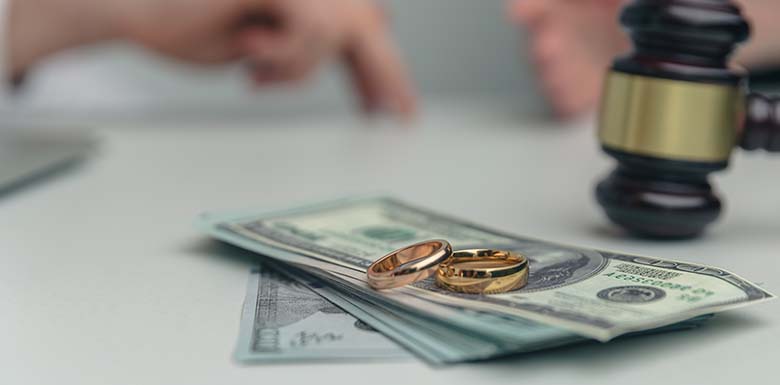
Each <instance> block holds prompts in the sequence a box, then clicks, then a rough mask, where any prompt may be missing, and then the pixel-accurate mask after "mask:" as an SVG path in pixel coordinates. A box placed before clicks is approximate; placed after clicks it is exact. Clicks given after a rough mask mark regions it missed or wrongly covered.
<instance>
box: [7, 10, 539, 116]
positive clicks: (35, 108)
mask: <svg viewBox="0 0 780 385" xmlns="http://www.w3.org/2000/svg"><path fill="white" fill-rule="evenodd" d="M383 5H384V6H385V7H386V8H387V10H388V13H389V15H390V19H391V25H392V30H393V33H394V35H395V37H396V39H397V42H398V45H399V46H400V48H401V50H402V52H403V55H404V58H405V60H406V63H407V65H408V66H409V70H410V72H411V73H412V76H413V77H414V79H415V81H416V82H417V84H418V86H419V91H420V93H421V94H422V95H421V96H422V98H421V99H422V108H423V109H425V101H426V100H430V99H458V100H468V101H478V100H480V99H482V100H484V99H489V100H490V103H491V104H492V105H495V106H497V107H499V106H500V108H503V107H505V108H507V109H511V111H514V112H516V113H517V115H519V116H525V117H528V118H533V117H543V116H546V115H547V110H546V107H545V103H544V101H543V99H542V98H540V97H539V94H538V92H537V91H538V90H537V84H536V82H535V81H534V75H533V68H532V67H531V64H530V63H529V60H528V54H527V52H526V41H525V37H524V36H523V33H522V31H519V30H518V29H517V27H516V26H513V25H512V24H511V23H509V22H508V20H507V13H506V7H507V3H506V1H505V0H480V1H474V0H426V1H423V2H416V1H408V0H385V1H383ZM335 64H336V63H331V65H329V66H327V67H326V68H324V69H322V70H320V71H319V72H318V74H317V76H316V78H314V79H312V80H313V81H311V82H307V83H305V84H303V85H299V86H292V87H289V86H287V87H272V88H270V89H269V88H262V89H258V88H257V87H254V86H253V85H252V84H251V82H248V81H247V74H246V71H245V70H244V69H243V68H240V66H232V67H227V68H225V67H219V69H204V68H202V67H196V66H192V65H188V64H182V63H180V62H174V61H171V60H170V59H166V58H163V57H160V56H158V55H155V54H153V53H150V52H148V51H146V50H143V49H141V48H139V47H136V46H133V45H130V44H104V45H100V46H96V47H89V48H84V49H77V50H74V51H68V52H65V53H62V54H59V55H57V56H56V57H53V58H52V59H51V60H47V61H46V62H44V63H43V64H42V65H41V66H40V67H39V68H36V70H35V71H33V72H32V73H31V74H30V75H29V77H28V79H26V83H25V86H24V87H23V89H22V91H21V93H20V94H19V95H17V96H16V97H14V98H13V99H12V100H6V101H4V103H3V104H2V107H0V108H2V110H0V113H2V115H3V120H4V122H5V123H6V124H13V122H15V121H25V122H30V121H47V120H51V119H53V118H54V117H56V119H57V121H58V122H60V123H66V122H81V121H89V122H94V121H99V120H105V119H112V120H116V119H166V120H167V119H176V120H185V121H198V120H202V119H208V120H212V119H214V120H217V119H223V118H225V117H230V118H232V119H251V118H254V117H259V116H262V117H263V118H264V119H268V118H272V117H280V116H281V117H287V116H307V115H317V116H322V114H323V113H334V114H340V113H344V112H348V111H351V110H353V109H354V108H355V107H354V105H355V104H354V101H353V95H352V93H351V92H350V90H349V89H348V84H347V82H346V81H345V80H344V79H343V74H342V73H341V71H342V69H341V68H340V67H339V66H337V65H335Z"/></svg>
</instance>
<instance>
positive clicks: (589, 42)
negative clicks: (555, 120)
mask: <svg viewBox="0 0 780 385" xmlns="http://www.w3.org/2000/svg"><path fill="white" fill-rule="evenodd" d="M620 5H621V0H510V3H509V6H510V7H509V12H510V16H511V17H512V20H514V21H516V22H518V23H520V24H522V25H523V26H525V27H526V28H527V29H528V31H529V33H530V36H531V45H532V54H533V57H534V61H535V64H536V67H537V68H538V71H539V76H540V79H541V83H542V84H541V85H542V88H543V90H544V92H545V93H546V94H547V97H548V98H549V99H550V102H551V103H552V105H553V108H554V109H555V111H556V113H557V114H558V115H560V116H561V117H563V118H571V117H575V116H577V115H580V114H584V113H587V112H590V111H592V110H593V109H594V108H595V107H596V106H597V104H598V102H599V98H600V95H601V87H602V82H603V78H604V74H605V73H606V71H607V68H608V67H609V66H610V64H611V62H612V59H613V58H614V57H615V56H616V55H618V54H620V53H621V52H624V51H626V50H627V49H628V48H629V42H628V38H627V37H626V36H625V34H624V32H623V31H622V30H621V29H620V26H619V24H618V21H617V18H618V13H619V10H620Z"/></svg>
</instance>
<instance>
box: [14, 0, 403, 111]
mask: <svg viewBox="0 0 780 385" xmlns="http://www.w3.org/2000/svg"><path fill="white" fill-rule="evenodd" d="M10 11H11V13H10V16H11V17H10V29H9V41H10V42H11V43H10V45H11V50H10V56H11V71H12V74H21V73H23V72H24V71H25V70H27V69H28V68H30V67H31V66H33V65H34V64H35V63H36V62H38V61H40V60H41V59H42V58H43V57H45V56H47V55H49V54H51V53H53V52H57V51H59V50H62V49H65V48H70V47H75V46H80V45H84V44H90V43H95V42H99V41H105V40H112V39H126V40H130V41H133V42H136V43H138V44H140V45H142V46H144V47H147V48H149V49H151V50H154V51H156V52H159V53H162V54H164V55H166V56H170V57H174V58H177V59H181V60H185V61H188V62H193V63H198V64H223V63H228V62H233V61H236V60H239V59H249V61H250V62H251V63H252V76H253V78H254V80H255V81H256V82H257V83H259V84H268V83H276V82H287V81H299V80H303V79H305V78H306V77H307V76H308V75H310V74H311V73H312V72H313V71H314V70H315V69H316V68H317V67H318V65H319V64H321V63H322V62H323V61H324V60H325V59H328V58H340V59H342V60H343V61H344V63H345V64H346V65H347V66H348V69H349V71H350V74H351V76H352V79H353V80H354V83H355V87H356V89H357V92H358V94H359V95H360V97H361V100H362V104H363V106H364V107H365V109H366V110H368V111H375V110H389V111H391V112H395V113H398V114H400V115H402V116H403V117H411V116H412V115H413V113H414V111H415V104H416V101H415V96H414V93H413V90H412V85H411V82H410V81H409V79H408V77H407V74H406V71H405V69H404V66H403V64H402V62H401V60H400V58H399V55H398V53H397V51H396V48H395V46H394V43H393V41H392V39H391V38H390V36H389V34H388V31H387V28H386V23H385V19H384V16H383V14H382V12H381V11H380V9H379V8H378V7H377V6H376V4H374V3H373V2H372V1H370V0H10Z"/></svg>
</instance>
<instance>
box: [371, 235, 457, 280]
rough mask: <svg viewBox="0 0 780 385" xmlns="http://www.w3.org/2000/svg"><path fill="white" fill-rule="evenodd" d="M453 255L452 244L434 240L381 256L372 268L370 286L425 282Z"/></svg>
mask: <svg viewBox="0 0 780 385" xmlns="http://www.w3.org/2000/svg"><path fill="white" fill-rule="evenodd" d="M450 255H452V246H450V243H449V242H447V241H445V240H443V239H434V240H431V241H425V242H420V243H416V244H414V245H411V246H407V247H404V248H402V249H398V250H396V251H393V252H392V253H390V254H387V255H385V256H384V257H382V258H379V259H377V260H376V261H374V263H372V264H371V266H369V267H368V272H367V275H368V285H369V286H371V287H372V288H374V289H378V290H379V289H392V288H395V287H401V286H406V285H408V284H410V283H414V282H417V281H421V280H423V279H426V278H428V277H430V276H432V275H433V274H435V273H436V269H437V268H438V267H439V264H441V263H442V262H444V261H445V260H447V258H449V257H450Z"/></svg>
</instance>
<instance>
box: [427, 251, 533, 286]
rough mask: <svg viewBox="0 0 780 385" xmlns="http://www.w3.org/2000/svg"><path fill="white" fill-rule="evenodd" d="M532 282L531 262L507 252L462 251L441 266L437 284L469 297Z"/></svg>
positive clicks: (437, 274) (437, 273) (456, 252)
mask: <svg viewBox="0 0 780 385" xmlns="http://www.w3.org/2000/svg"><path fill="white" fill-rule="evenodd" d="M526 283H528V259H526V258H525V257H524V256H522V255H520V254H517V253H514V252H511V251H504V250H491V249H472V250H458V251H455V252H454V253H452V256H451V257H450V258H449V259H448V260H447V261H445V262H444V263H442V264H441V266H439V269H438V270H437V271H436V284H437V285H439V286H440V287H443V288H445V289H447V290H451V291H456V292H460V293H469V294H498V293H506V292H508V291H512V290H516V289H519V288H521V287H523V286H525V285H526Z"/></svg>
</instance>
